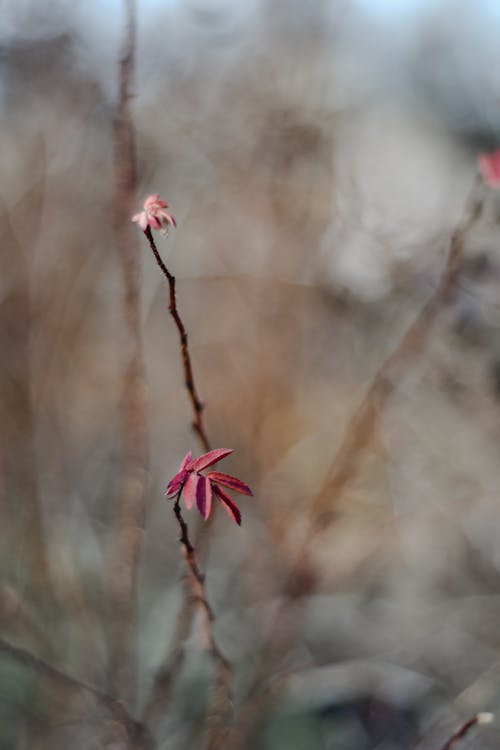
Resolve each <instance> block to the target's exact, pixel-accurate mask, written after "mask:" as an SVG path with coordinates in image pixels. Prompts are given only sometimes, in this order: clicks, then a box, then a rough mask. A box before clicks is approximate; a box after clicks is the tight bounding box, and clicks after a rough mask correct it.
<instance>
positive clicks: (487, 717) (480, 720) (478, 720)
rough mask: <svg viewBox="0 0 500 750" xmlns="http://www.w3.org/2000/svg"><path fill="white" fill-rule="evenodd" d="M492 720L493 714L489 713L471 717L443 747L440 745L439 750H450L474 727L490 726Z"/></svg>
mask: <svg viewBox="0 0 500 750" xmlns="http://www.w3.org/2000/svg"><path fill="white" fill-rule="evenodd" d="M493 720H494V716H493V714H490V713H480V714H476V715H475V716H473V717H472V718H471V719H469V720H468V721H466V722H465V724H462V726H461V727H460V729H457V731H456V732H455V733H454V734H452V735H451V737H450V738H449V740H447V741H446V742H445V743H444V745H442V747H441V749H440V750H451V748H452V747H453V746H454V745H456V743H457V742H459V741H460V740H463V738H464V737H465V736H466V735H467V734H468V733H469V732H470V730H471V729H472V728H473V727H475V726H476V725H477V724H491V722H492V721H493Z"/></svg>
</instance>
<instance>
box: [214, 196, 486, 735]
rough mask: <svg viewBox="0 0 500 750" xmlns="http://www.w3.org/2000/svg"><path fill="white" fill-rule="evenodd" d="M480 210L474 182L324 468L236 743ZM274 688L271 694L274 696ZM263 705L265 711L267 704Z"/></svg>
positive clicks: (236, 726) (451, 283) (237, 725)
mask: <svg viewBox="0 0 500 750" xmlns="http://www.w3.org/2000/svg"><path fill="white" fill-rule="evenodd" d="M482 209H483V197H482V192H481V191H480V190H478V183H476V184H475V185H474V188H473V190H472V192H471V195H470V197H469V200H468V202H467V207H466V210H465V217H464V219H463V221H462V222H461V223H460V224H459V225H458V227H457V228H456V229H455V231H454V232H453V234H452V236H451V239H450V243H449V248H448V254H447V257H446V263H445V267H444V270H443V272H442V274H441V277H440V280H439V283H438V285H437V287H436V290H435V292H434V294H433V295H432V296H431V298H430V299H429V300H428V302H427V303H426V304H425V305H424V307H423V308H422V310H421V312H420V314H419V315H418V317H417V318H416V319H415V320H414V321H413V323H412V324H411V325H410V327H409V328H408V330H407V332H406V334H405V335H404V336H403V338H402V339H401V341H400V342H399V344H398V345H397V346H396V348H395V349H394V350H393V352H392V353H391V354H390V355H389V357H388V358H387V359H386V360H385V362H384V363H383V364H382V366H381V368H380V369H379V371H378V373H377V374H376V376H375V378H374V379H373V381H372V383H371V385H370V387H369V389H368V391H367V393H366V395H365V397H364V398H363V400H362V402H361V404H360V406H359V407H358V409H357V411H356V413H355V414H354V416H353V417H352V419H351V421H350V422H349V425H348V427H347V431H346V433H345V435H344V438H343V440H342V443H341V446H340V449H339V451H338V452H337V454H336V456H335V458H334V459H333V462H332V464H331V466H330V469H329V471H328V472H327V476H326V479H325V481H324V483H323V486H322V488H321V489H320V492H319V493H318V495H317V496H316V498H315V499H314V500H313V502H312V503H311V519H312V520H311V525H310V528H309V529H308V530H307V531H306V533H305V538H304V540H303V542H302V544H301V546H300V549H299V552H298V555H297V557H296V559H295V561H294V562H293V564H292V565H291V568H290V570H289V573H288V575H287V576H286V581H285V585H284V594H285V596H284V599H283V601H282V603H281V605H280V606H279V607H278V610H277V612H276V614H275V617H274V619H273V621H272V623H271V625H270V627H269V631H268V635H267V638H266V639H265V641H264V644H263V646H262V650H261V654H260V658H259V660H258V665H257V667H256V672H255V676H254V680H253V682H252V686H251V688H250V690H249V693H248V697H247V699H246V701H244V703H243V705H242V706H241V707H240V711H239V715H238V717H237V719H236V721H235V722H234V723H233V726H232V728H231V730H230V734H229V735H228V736H234V737H238V738H239V739H238V742H240V741H241V736H242V734H245V731H244V730H243V731H242V729H243V727H242V725H243V724H244V725H245V727H246V729H247V731H249V728H250V725H251V721H248V719H247V717H248V716H250V717H252V716H253V715H254V707H253V704H254V703H256V704H260V703H261V696H260V691H259V689H258V688H259V685H261V684H262V682H263V680H264V676H265V672H266V671H268V670H269V664H270V663H272V662H273V661H274V662H275V661H276V654H275V651H276V646H277V643H276V642H277V640H278V635H279V634H281V623H282V621H283V617H284V615H285V614H286V612H287V610H288V608H289V607H290V605H293V604H294V603H295V602H296V601H297V599H298V598H300V596H301V595H303V593H304V592H305V591H309V587H308V586H306V587H305V588H304V587H300V586H297V579H298V578H301V577H305V578H306V579H307V578H308V576H309V573H310V570H311V568H312V563H311V559H310V558H311V549H312V545H313V543H314V541H315V540H316V538H317V535H318V534H319V533H321V532H322V531H323V530H324V529H325V528H326V527H327V526H328V524H329V523H330V522H331V520H332V517H333V506H334V505H336V504H337V503H338V502H339V495H340V492H341V491H342V490H343V489H344V488H345V487H346V485H347V484H348V482H349V481H350V479H351V478H352V476H353V474H354V472H355V471H356V468H357V462H358V459H359V457H360V455H361V453H362V451H363V449H364V448H365V447H366V446H367V445H368V444H369V442H370V440H371V439H372V436H373V433H374V431H375V428H376V426H377V422H378V416H379V413H380V410H381V409H382V408H383V407H384V406H385V404H386V403H387V401H388V398H389V396H390V395H391V394H392V393H393V391H394V389H395V387H396V386H397V384H398V382H399V381H400V378H401V375H402V373H403V372H404V370H405V368H407V367H408V365H409V363H410V362H412V361H414V360H415V358H416V357H417V355H418V354H420V352H421V351H422V350H423V348H424V346H425V344H426V343H427V341H428V339H429V336H430V333H431V328H432V325H433V323H434V322H435V319H436V317H437V315H438V313H439V311H440V310H441V308H442V307H443V305H444V304H445V303H446V302H447V301H448V299H449V296H450V294H451V292H452V291H453V289H454V287H455V285H456V282H457V279H458V275H459V273H460V268H461V261H462V254H463V246H464V242H465V238H466V236H467V234H468V232H469V231H470V229H471V228H472V226H473V225H474V224H475V222H476V221H477V220H478V218H479V217H480V215H481V212H482ZM283 640H284V639H283V638H282V637H281V638H280V644H279V645H280V652H281V650H282V649H283ZM277 694H278V691H277V692H276V695H277ZM271 703H272V701H271V700H270V701H269V702H268V704H267V705H266V708H267V710H269V707H270V705H271ZM237 747H240V745H237V744H231V743H229V744H228V746H227V749H226V750H232V749H233V748H234V750H236V748H237Z"/></svg>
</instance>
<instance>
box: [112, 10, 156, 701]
mask: <svg viewBox="0 0 500 750" xmlns="http://www.w3.org/2000/svg"><path fill="white" fill-rule="evenodd" d="M124 7H125V13H126V32H125V39H124V46H123V54H122V57H121V60H120V63H119V96H118V102H117V105H116V113H115V121H114V146H115V180H116V186H115V231H116V241H117V246H118V250H119V253H120V258H121V265H122V271H123V282H124V318H125V325H126V332H127V337H128V341H127V344H128V352H127V355H128V362H127V363H126V367H125V373H124V382H123V401H122V403H123V423H122V425H123V427H122V440H123V469H122V486H121V489H120V505H119V509H118V518H117V521H116V538H115V544H114V549H113V551H112V561H111V571H110V584H109V585H110V590H109V600H110V614H111V618H110V619H111V634H110V636H111V637H110V667H109V677H110V684H111V685H112V689H113V691H114V692H117V693H120V695H124V696H127V698H128V700H130V701H131V700H132V699H133V697H134V695H135V687H136V684H135V683H136V674H135V673H136V664H135V643H134V641H135V607H136V579H137V570H138V565H139V558H140V553H141V546H142V538H143V529H144V517H145V504H146V471H147V464H148V455H147V429H146V424H147V422H146V395H145V386H144V361H143V351H142V340H141V326H140V257H139V254H138V249H137V242H136V239H135V233H134V231H133V228H132V227H131V225H130V216H131V215H132V212H133V209H134V204H135V187H136V166H135V164H136V158H135V137H134V125H133V118H132V112H131V107H130V100H131V90H132V83H133V75H134V66H135V48H136V11H135V2H134V0H124Z"/></svg>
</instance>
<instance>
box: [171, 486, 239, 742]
mask: <svg viewBox="0 0 500 750" xmlns="http://www.w3.org/2000/svg"><path fill="white" fill-rule="evenodd" d="M174 514H175V517H176V519H177V523H178V526H179V542H180V544H181V547H182V551H183V553H184V559H185V561H186V566H187V569H188V575H189V585H190V590H191V599H192V601H194V602H195V603H196V604H197V605H198V607H199V608H200V610H201V611H202V613H203V622H204V625H203V637H204V640H205V645H206V648H207V651H208V652H209V654H210V655H211V657H212V660H213V662H214V665H215V684H214V687H213V693H212V700H211V705H210V708H209V717H208V722H207V736H206V747H207V750H211V749H212V748H215V747H216V746H217V745H216V743H217V741H218V738H219V733H220V730H221V727H222V725H223V724H224V720H225V718H226V717H227V716H228V714H229V712H230V709H231V691H230V681H231V667H230V664H229V662H228V661H227V659H226V657H225V656H224V655H223V653H222V651H221V650H220V648H219V646H218V645H217V641H216V639H215V635H214V628H213V624H214V615H213V611H212V608H211V607H210V604H209V602H208V598H207V594H206V591H205V577H204V575H203V573H202V572H201V570H200V568H199V567H198V563H197V561H196V553H195V549H194V547H193V544H192V543H191V540H190V538H189V530H188V526H187V524H186V522H185V520H184V518H183V516H182V511H181V506H180V493H179V495H178V496H177V498H176V501H175V504H174Z"/></svg>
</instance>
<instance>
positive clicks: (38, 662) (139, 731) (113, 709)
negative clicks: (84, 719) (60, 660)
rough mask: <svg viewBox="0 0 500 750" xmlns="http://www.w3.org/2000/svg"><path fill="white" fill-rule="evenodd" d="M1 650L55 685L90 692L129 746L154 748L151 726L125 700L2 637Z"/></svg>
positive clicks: (0, 640)
mask: <svg viewBox="0 0 500 750" xmlns="http://www.w3.org/2000/svg"><path fill="white" fill-rule="evenodd" d="M0 653H2V654H5V655H6V656H8V657H10V658H12V659H14V660H15V661H16V662H17V663H20V664H24V665H25V666H26V667H29V668H30V669H34V670H35V671H36V672H37V673H39V674H40V675H42V676H43V677H46V678H47V679H49V680H51V681H52V682H53V683H54V684H55V685H57V686H58V687H61V688H63V689H67V688H71V689H74V690H82V691H85V692H87V693H90V694H91V695H92V696H93V697H94V698H95V699H96V700H97V701H98V702H99V703H100V704H101V705H103V706H104V707H105V708H106V709H107V710H108V711H109V712H110V714H111V716H112V717H113V719H114V720H115V721H116V722H117V723H118V724H119V725H120V726H121V727H122V728H123V729H124V730H125V733H126V735H127V738H128V741H129V746H130V747H131V748H133V750H151V749H152V748H153V747H154V745H155V743H154V740H153V737H152V736H151V734H150V732H149V731H148V729H147V727H146V726H145V725H144V724H142V723H141V722H138V721H136V720H135V719H134V718H133V716H132V715H131V713H130V711H129V709H128V708H127V706H126V705H125V703H124V702H123V701H121V700H119V699H118V698H116V697H115V696H113V695H111V694H110V693H106V692H104V691H102V690H99V688H96V687H94V685H91V684H90V683H88V682H85V681H84V680H80V679H78V678H77V677H73V676H72V675H70V674H68V673H67V672H64V671H63V670H62V669H59V668H58V667H55V666H54V665H53V664H49V662H47V661H45V660H44V659H41V658H39V657H38V656H34V655H33V654H32V653H30V652H29V651H27V650H26V649H24V648H20V647H19V646H14V644H12V643H9V641H6V640H5V639H4V638H0Z"/></svg>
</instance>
